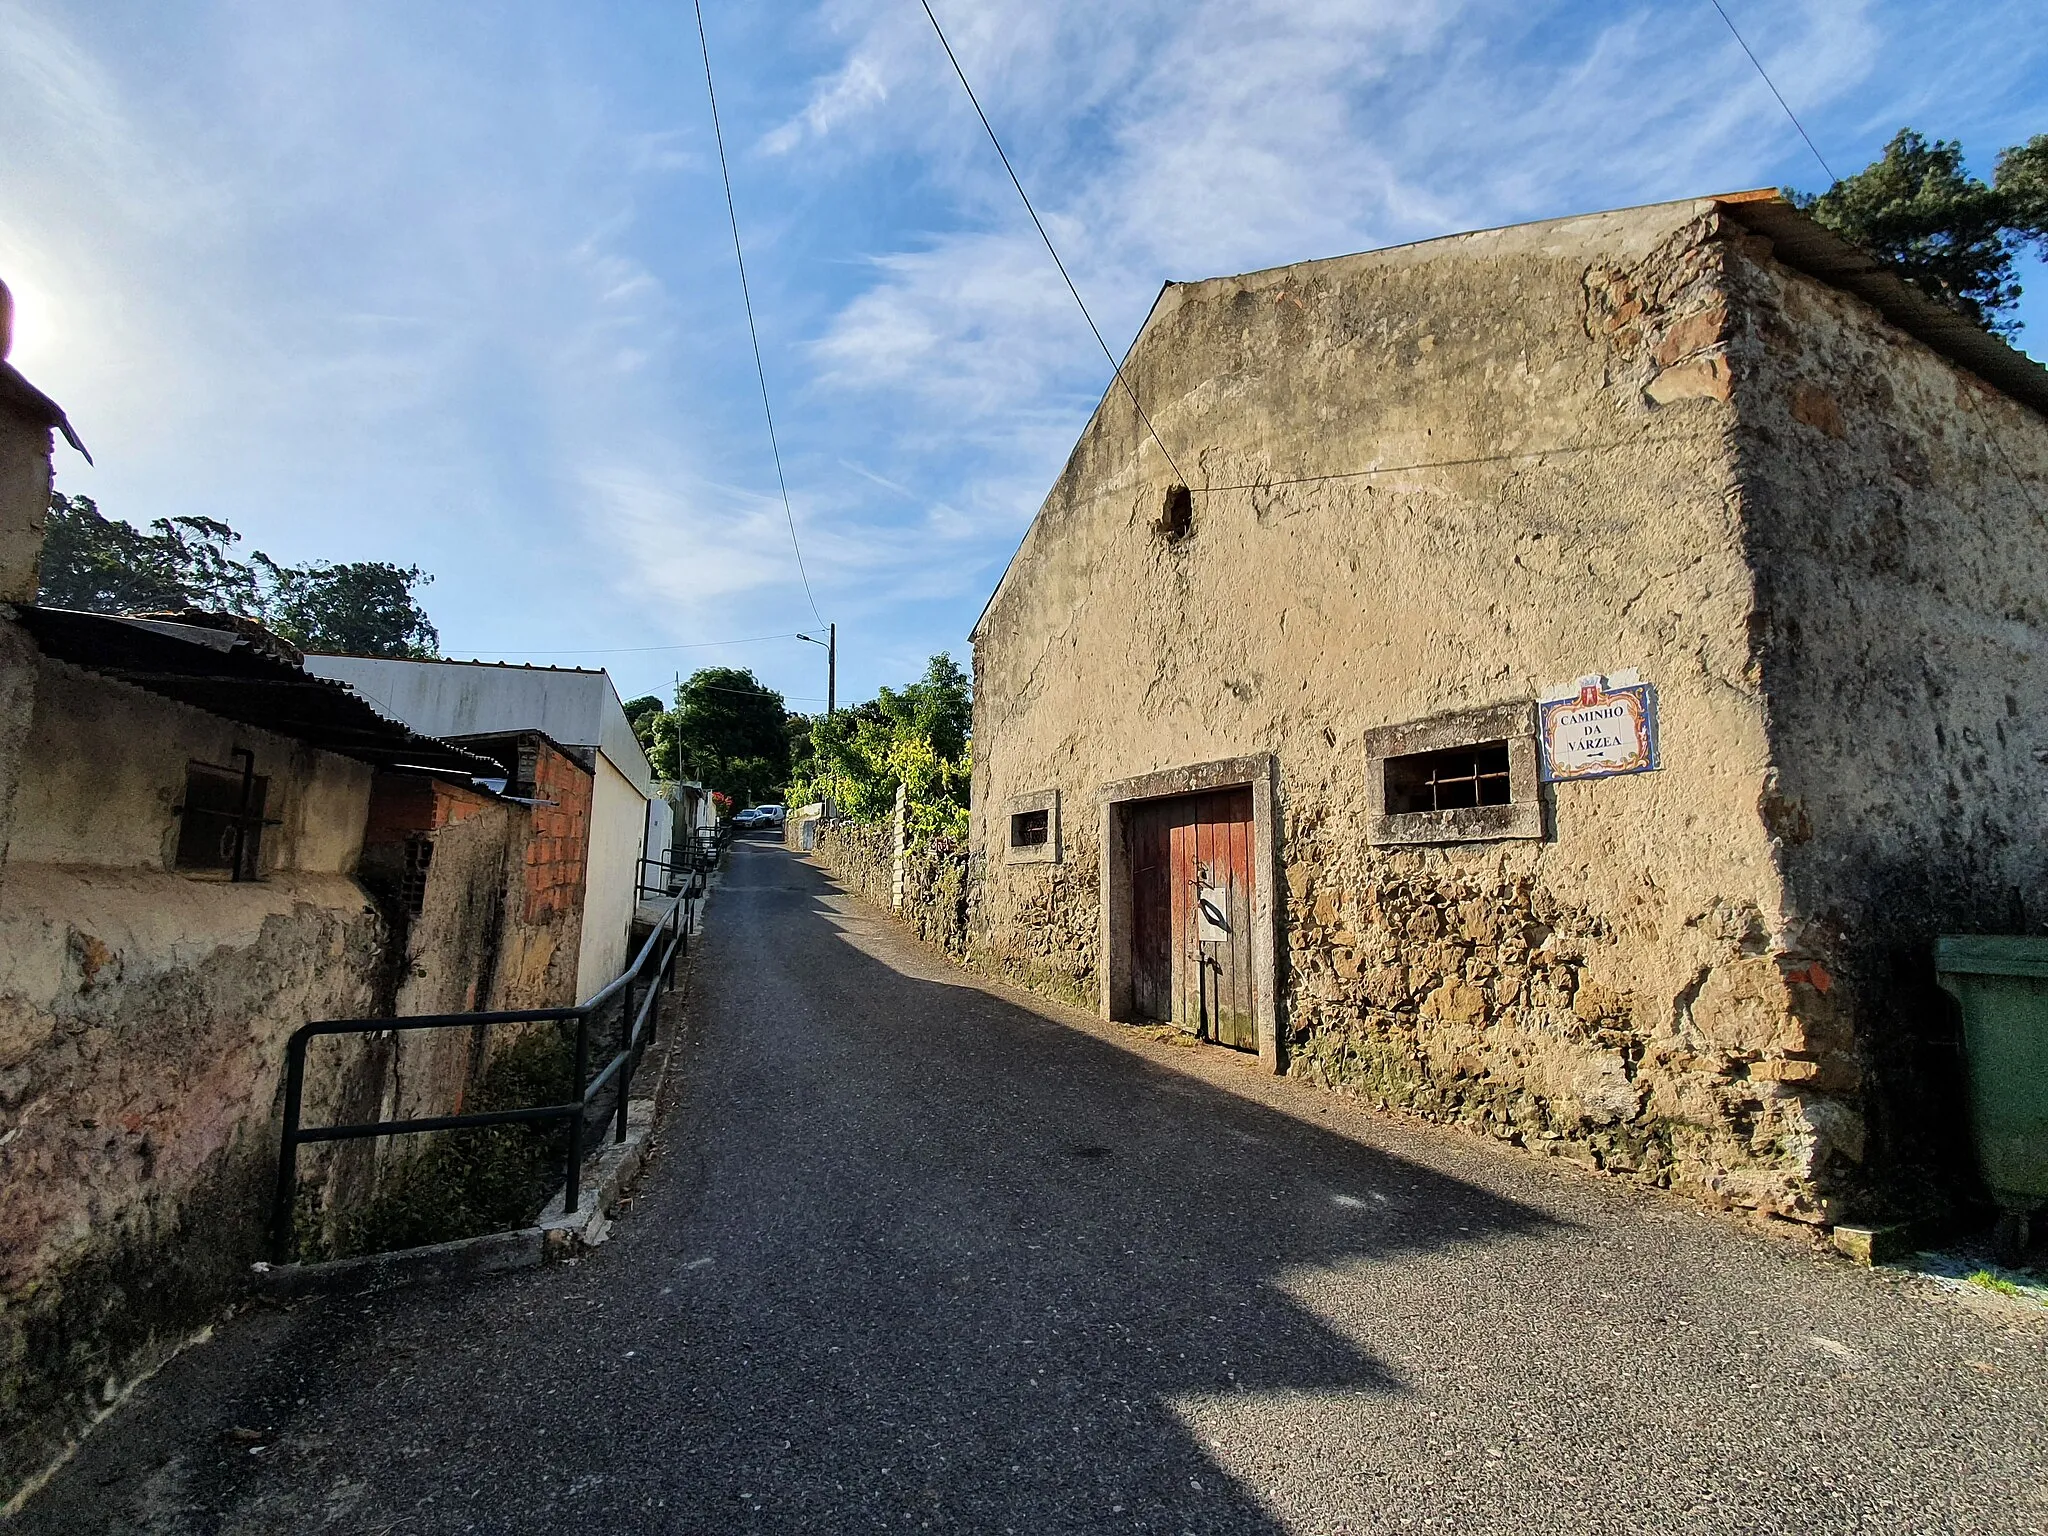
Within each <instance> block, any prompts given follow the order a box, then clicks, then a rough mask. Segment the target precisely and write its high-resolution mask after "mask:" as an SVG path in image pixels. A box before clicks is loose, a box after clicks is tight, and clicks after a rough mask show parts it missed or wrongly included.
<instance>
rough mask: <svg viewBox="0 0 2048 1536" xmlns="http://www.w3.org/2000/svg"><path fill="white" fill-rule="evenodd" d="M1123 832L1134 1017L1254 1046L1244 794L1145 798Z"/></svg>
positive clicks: (1248, 810) (1248, 815)
mask: <svg viewBox="0 0 2048 1536" xmlns="http://www.w3.org/2000/svg"><path fill="white" fill-rule="evenodd" d="M1125 836H1126V839H1127V844H1128V847H1129V849H1130V855H1131V1011H1132V1013H1133V1014H1134V1016H1136V1017H1137V1018H1141V1019H1159V1020H1162V1021H1165V1020H1170V1021H1172V1022H1173V1023H1175V1024H1178V1025H1179V1026H1180V1027H1181V1028H1182V1029H1185V1030H1187V1031H1188V1032H1189V1033H1191V1034H1197V1035H1200V1036H1201V1037H1202V1038H1204V1039H1206V1040H1213V1041H1215V1042H1216V1043H1217V1044H1219V1045H1228V1046H1233V1047H1235V1048H1236V1049H1238V1050H1244V1051H1255V1050H1257V1049H1258V1048H1259V1042H1258V1030H1257V1026H1256V1024H1255V1019H1256V1017H1257V1007H1256V1005H1255V1000H1254V991H1253V983H1252V899H1253V895H1254V891H1255V889H1256V880H1255V878H1254V864H1253V859H1252V792H1251V790H1250V789H1249V788H1248V787H1240V788H1236V789H1219V790H1212V791H1210V792H1209V793H1207V794H1200V795H1182V796H1179V797H1177V798H1174V799H1171V800H1148V801H1144V802H1142V803H1141V804H1138V805H1135V806H1133V807H1132V808H1131V810H1130V812H1129V813H1128V817H1127V819H1126V821H1125Z"/></svg>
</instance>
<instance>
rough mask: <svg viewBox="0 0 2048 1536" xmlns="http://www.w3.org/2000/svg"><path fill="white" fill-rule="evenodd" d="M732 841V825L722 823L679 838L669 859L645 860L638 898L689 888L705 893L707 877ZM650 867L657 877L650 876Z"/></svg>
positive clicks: (636, 877) (637, 879)
mask: <svg viewBox="0 0 2048 1536" xmlns="http://www.w3.org/2000/svg"><path fill="white" fill-rule="evenodd" d="M731 842H732V824H731V823H730V822H721V823H719V825H718V827H717V828H716V829H715V830H713V831H711V832H697V833H693V834H690V835H688V836H686V837H683V838H678V839H677V840H676V841H675V842H674V843H673V844H672V845H671V847H670V848H669V856H668V857H667V858H665V859H642V860H641V861H640V864H639V868H638V870H637V872H636V873H635V875H634V881H635V892H634V897H635V899H636V900H639V901H647V900H650V899H659V898H660V897H663V896H673V895H675V894H676V892H678V891H680V890H685V889H688V890H692V891H695V892H697V893H698V894H702V892H703V889H704V885H705V877H706V876H707V875H708V874H709V872H710V871H711V870H712V869H714V868H716V867H717V864H718V861H719V859H720V857H721V856H722V855H723V854H724V852H725V849H726V847H727V845H728V844H730V843H731ZM650 869H651V870H654V871H655V872H656V878H655V879H654V880H650V879H648V877H647V871H648V870H650Z"/></svg>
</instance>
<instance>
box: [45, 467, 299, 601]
mask: <svg viewBox="0 0 2048 1536" xmlns="http://www.w3.org/2000/svg"><path fill="white" fill-rule="evenodd" d="M241 537H242V536H241V535H240V534H238V533H236V532H235V530H234V529H232V528H230V527H229V526H228V525H227V524H226V523H223V522H220V521H218V520H217V519H215V518H211V517H169V518H165V517H160V518H158V519H157V520H156V521H155V522H154V523H152V524H150V528H149V531H148V532H144V531H143V530H142V529H140V528H137V527H135V526H133V525H132V524H129V523H124V522H121V521H119V520H118V519H112V518H105V517H102V516H100V509H99V507H98V505H97V504H96V503H95V502H94V501H93V499H92V498H91V497H90V496H66V495H65V494H64V493H63V492H61V491H59V492H56V493H53V494H52V495H51V497H50V515H49V519H48V521H47V523H46V525H45V528H44V533H43V557H42V571H41V580H42V586H41V591H40V592H39V593H38V596H37V601H38V602H40V603H41V604H42V605H43V606H44V607H46V608H75V609H81V610H83V611H85V612H87V613H151V612H161V611H163V610H166V609H171V608H209V609H214V610H217V611H220V612H225V613H239V614H242V615H243V616H245V617H248V618H254V617H255V616H256V614H257V612H258V611H259V609H260V608H261V606H262V602H261V594H260V593H259V592H258V590H257V582H256V578H255V576H254V574H253V573H252V572H251V571H250V569H249V568H248V567H247V566H246V565H244V564H242V563H241V562H240V561H239V560H237V559H235V557H234V556H233V555H232V554H231V553H230V552H229V551H230V550H231V548H232V547H233V546H234V545H235V544H237V543H239V542H240V541H241Z"/></svg>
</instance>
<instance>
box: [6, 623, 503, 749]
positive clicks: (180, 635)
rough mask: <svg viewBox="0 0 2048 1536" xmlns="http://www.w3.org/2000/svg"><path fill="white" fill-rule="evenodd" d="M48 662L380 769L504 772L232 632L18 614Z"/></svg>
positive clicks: (184, 626) (188, 625) (161, 624)
mask: <svg viewBox="0 0 2048 1536" xmlns="http://www.w3.org/2000/svg"><path fill="white" fill-rule="evenodd" d="M16 613H17V616H18V617H19V619H20V621H21V624H22V627H23V628H25V629H27V630H28V632H29V633H30V634H31V635H33V636H34V637H35V641H36V645H37V646H38V648H40V649H41V651H42V653H43V654H44V655H45V656H49V657H51V658H53V659H55V660H57V661H63V662H69V663H70V664H71V665H72V666H75V667H82V668H84V669H85V670H86V671H88V672H94V673H97V674H98V675H100V676H101V677H109V678H113V679H116V680H117V681H119V682H124V683H131V684H133V685H134V686H135V687H137V688H144V689H147V690H148V691H149V692H151V693H154V694H159V695H161V696H162V697H164V698H167V699H174V700H176V701H177V702H178V703H180V704H189V705H191V706H192V707H193V708H194V709H203V710H205V711H206V712H207V713H208V714H212V715H219V716H220V717H222V718H223V719H226V720H234V721H238V722H240V723H241V724H243V725H249V726H254V727H256V728H257V729H258V730H264V731H270V732H272V733H274V734H276V735H279V736H289V737H291V738H293V739H294V740H296V741H303V742H305V743H306V744H307V745H309V746H315V747H320V748H322V749H323V750H325V751H328V752H337V753H340V754H341V755H342V756H344V757H352V758H355V759H357V760H358V761H360V762H365V763H373V764H375V765H377V766H379V767H401V766H402V767H408V768H425V769H435V770H440V771H443V772H450V773H457V774H463V775H481V776H491V775H494V774H495V773H496V772H497V764H496V763H494V762H492V761H491V760H490V759H489V758H487V757H484V756H481V755H480V754H478V753H475V752H470V751H466V750H465V749H463V748H461V747H457V746H452V745H450V744H449V743H448V742H445V741H439V740H436V739H435V738H434V737H431V736H421V735H418V734H417V733H415V732H413V731H411V730H408V729H407V728H406V727H405V726H403V725H401V724H399V723H398V722H397V721H396V720H389V719H386V718H385V717H384V716H383V715H380V714H379V713H377V711H376V710H374V709H372V708H371V707H370V705H369V704H368V703H367V702H366V701H365V700H364V699H363V697H362V695H360V694H358V693H357V692H356V691H355V690H354V689H352V688H350V687H348V686H347V685H346V684H343V683H335V682H329V681H328V680H327V679H325V678H320V677H315V676H313V675H312V674H311V673H309V672H307V671H305V670H304V669H303V668H301V667H296V666H293V665H292V664H291V663H290V662H289V661H286V660H284V659H283V658H282V657H281V656H280V655H279V654H277V653H276V652H275V651H272V650H270V649H268V648H265V647H261V646H258V645H257V644H255V643H254V642H252V641H251V640H250V639H249V638H248V637H247V636H244V635H240V634H237V633H235V632H234V631H232V630H225V629H211V628H205V627H202V626H199V625H193V624H179V623H175V622H169V621H166V620H162V619H128V618H116V617H114V616H113V615H110V614H104V613H78V612H74V611H72V610H71V609H67V608H20V609H17V610H16Z"/></svg>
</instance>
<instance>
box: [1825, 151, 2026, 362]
mask: <svg viewBox="0 0 2048 1536" xmlns="http://www.w3.org/2000/svg"><path fill="white" fill-rule="evenodd" d="M1787 195H1788V196H1789V197H1790V198H1791V200H1792V201H1793V202H1794V203H1795V204H1797V205H1798V206H1799V207H1801V208H1804V209H1805V210H1806V211H1807V212H1809V213H1811V214H1812V215H1813V216H1814V218H1815V219H1816V220H1818V221H1819V222H1820V223H1822V224H1824V225H1826V226H1827V227H1828V228H1829V229H1832V230H1833V231H1835V233H1836V234H1838V235H1841V236H1842V237H1843V238H1845V239H1848V240H1853V241H1855V242H1856V243H1857V244H1858V245H1860V246H1862V247H1863V248H1864V249H1865V250H1867V251H1869V252H1870V253H1871V254H1872V255H1874V256H1878V257H1881V258H1882V259H1884V260H1885V261H1887V262H1889V263H1890V264H1891V265H1892V266H1893V267H1895V268H1897V270H1898V272H1899V275H1900V276H1902V277H1904V278H1905V279H1906V280H1907V281H1908V282H1910V283H1912V284H1913V285H1914V286H1915V287H1916V288H1919V289H1920V290H1921V291H1922V292H1924V293H1926V294H1927V295H1928V296H1929V297H1931V298H1934V299H1937V300H1939V301H1940V302H1941V303H1943V304H1946V305H1948V306H1949V307H1950V308H1951V309H1954V310H1956V311H1957V312H1959V313H1961V314H1964V315H1967V316H1969V317H1970V318H1971V319H1972V320H1974V321H1976V322H1977V323H1978V324H1979V325H1981V326H1984V327H1985V328H1986V329H1988V330H1991V331H1995V332H1997V333H1998V334H2000V335H2002V336H2006V337H2008V338H2010V337H2012V336H2013V335H2015V334H2017V332H2018V329H2019V323H2018V322H2017V321H2016V320H2014V319H2013V318H2012V309H2013V306H2014V305H2015V304H2017V303H2018V302H2019V297H2020V285H2019V283H2018V282H2017V281H2016V280H2015V279H2014V276H2013V258H2014V257H2015V256H2017V255H2018V254H2020V252H2021V251H2023V250H2024V249H2025V248H2026V246H2027V245H2028V244H2030V243H2031V244H2034V245H2037V246H2039V247H2040V248H2041V249H2042V250H2043V251H2044V252H2048V134H2037V135H2035V136H2034V137H2033V138H2032V139H2029V140H2028V141H2027V142H2026V143H2025V144H2017V145H2014V146H2013V147H2012V148H2010V149H2007V150H2005V151H2004V152H2003V153H2001V154H2000V155H1999V157H1998V164H1997V166H1996V168H1995V170H1994V172H1993V177H1992V181H1991V184H1990V185H1988V186H1987V185H1986V184H1985V183H1984V182H1982V181H1980V180H1978V179H1977V178H1976V177H1974V176H1971V175H1970V174H1969V173H1967V172H1966V171H1965V170H1964V169H1963V146H1962V145H1961V143H1959V142H1958V141H1956V140H1953V139H1949V140H1939V139H1937V140H1936V141H1935V142H1933V143H1931V144H1930V143H1928V142H1927V140H1925V139H1923V138H1922V137H1921V136H1920V135H1919V134H1917V133H1915V132H1914V131H1913V130H1912V129H1911V128H1901V129H1900V130H1899V131H1898V133H1897V134H1895V135H1894V136H1893V138H1892V141H1891V143H1889V144H1887V145H1886V146H1885V149H1884V154H1883V155H1881V156H1880V157H1879V158H1878V159H1877V160H1876V161H1874V162H1873V163H1871V164H1870V165H1868V166H1866V167H1865V168H1864V169H1863V170H1860V171H1858V172H1857V173H1856V174H1855V175H1854V176H1848V177H1844V178H1843V179H1842V180H1841V181H1838V182H1836V183H1835V185H1834V186H1833V187H1831V188H1829V189H1828V190H1827V191H1826V192H1823V193H1821V194H1819V195H1818V196H1816V195H1814V194H1812V193H1805V192H1791V193H1788V194H1787Z"/></svg>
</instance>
